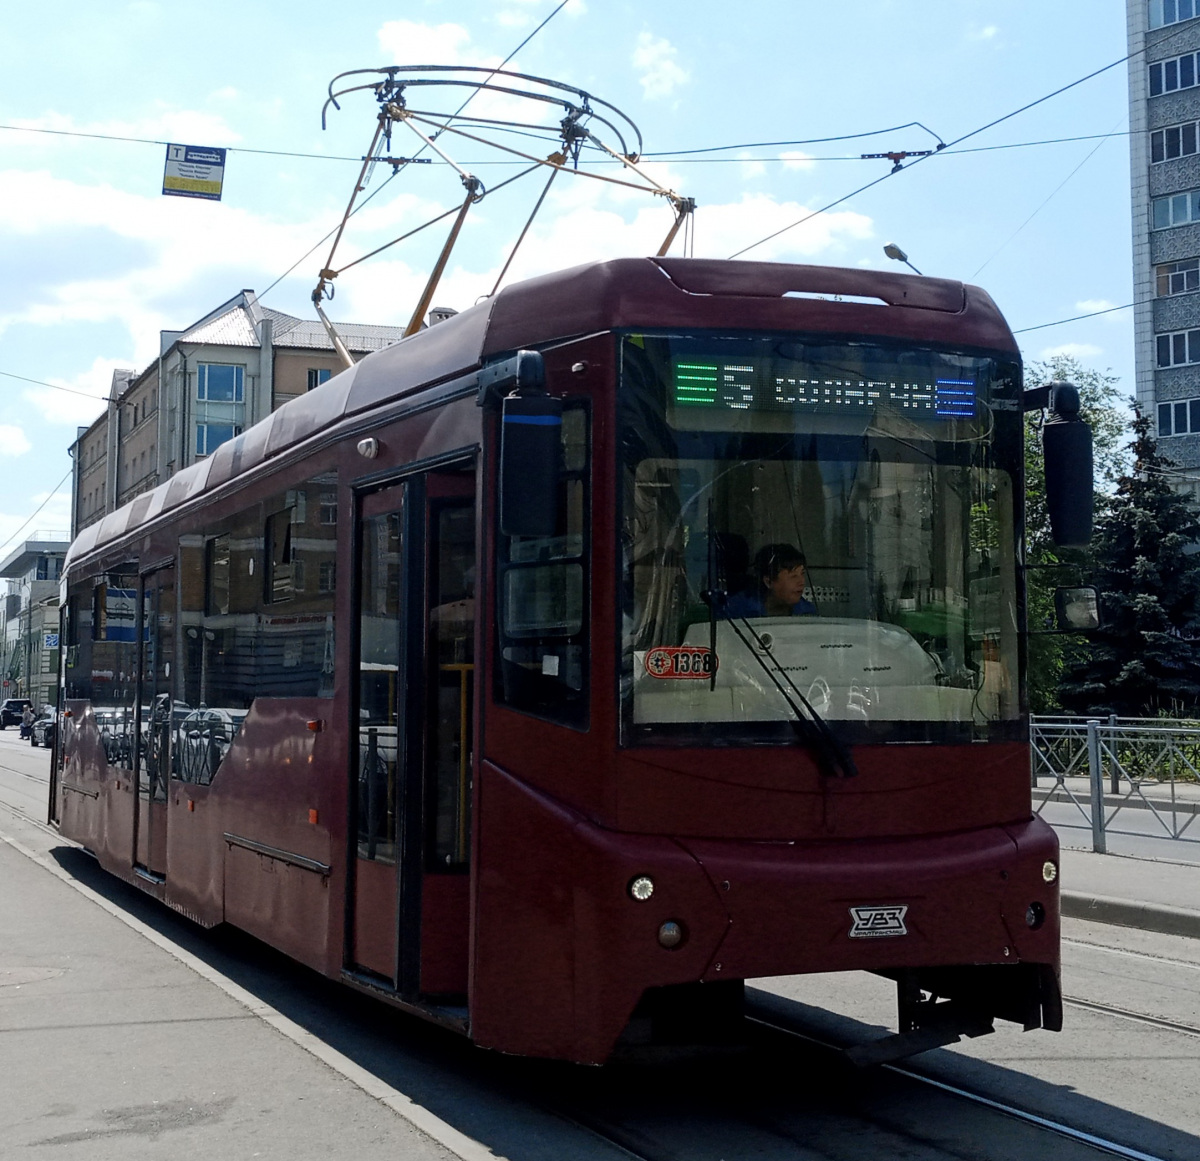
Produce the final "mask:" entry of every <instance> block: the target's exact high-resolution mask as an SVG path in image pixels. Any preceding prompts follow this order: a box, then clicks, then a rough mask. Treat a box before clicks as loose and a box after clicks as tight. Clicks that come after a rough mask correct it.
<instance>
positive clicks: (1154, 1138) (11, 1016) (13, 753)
mask: <svg viewBox="0 0 1200 1161" xmlns="http://www.w3.org/2000/svg"><path fill="white" fill-rule="evenodd" d="M48 766H49V755H48V754H47V753H46V752H45V751H43V750H37V749H31V748H30V747H29V745H28V743H20V742H18V739H17V735H16V731H14V730H6V731H3V732H0V838H3V839H8V840H10V841H9V842H0V883H2V884H4V886H3V887H2V888H0V1093H4V1094H7V1095H5V1096H3V1097H0V1154H2V1155H5V1156H10V1155H15V1154H17V1153H18V1150H20V1151H21V1152H25V1153H28V1154H29V1155H30V1156H38V1155H40V1153H41V1152H42V1151H43V1150H42V1149H40V1148H36V1147H35V1146H50V1147H52V1149H53V1152H52V1154H51V1155H53V1156H54V1157H55V1158H67V1159H73V1158H75V1157H79V1158H87V1161H109V1159H112V1161H116V1159H117V1158H120V1159H121V1161H125V1159H127V1158H133V1159H140V1158H142V1157H145V1158H155V1159H163V1158H168V1159H169V1158H183V1157H191V1156H196V1155H204V1156H208V1157H234V1156H239V1157H242V1156H244V1157H253V1156H260V1157H281V1158H282V1157H288V1158H290V1159H298V1158H306V1157H314V1158H316V1157H320V1158H322V1161H324V1159H327V1158H330V1157H342V1156H345V1157H351V1156H353V1157H355V1158H359V1157H362V1158H375V1157H380V1158H383V1157H389V1158H396V1157H403V1158H405V1159H406V1161H407V1159H408V1158H413V1159H419V1161H424V1159H425V1158H431V1159H432V1158H441V1157H446V1156H453V1155H457V1156H463V1157H471V1158H472V1159H473V1161H474V1159H476V1158H478V1159H479V1161H482V1158H484V1157H486V1156H488V1155H489V1154H490V1155H492V1156H499V1157H507V1158H511V1159H512V1161H517V1159H520V1161H543V1159H544V1161H561V1159H562V1158H571V1159H572V1161H574V1159H575V1158H579V1159H581V1161H593V1159H595V1161H607V1159H609V1158H617V1157H624V1158H628V1157H629V1156H630V1155H631V1154H632V1155H634V1156H642V1157H647V1158H651V1159H653V1161H665V1159H666V1158H678V1159H683V1158H687V1159H688V1161H734V1159H735V1158H743V1157H744V1158H750V1157H754V1158H759V1159H766V1161H775V1159H779V1161H782V1159H783V1158H789V1159H790V1158H810V1157H811V1158H817V1157H821V1158H862V1157H888V1158H890V1157H905V1158H916V1159H926V1158H928V1159H929V1161H942V1159H946V1158H950V1157H955V1158H967V1157H970V1158H987V1159H989V1161H1007V1159H1009V1158H1012V1159H1013V1161H1038V1159H1039V1158H1042V1157H1046V1158H1051V1157H1052V1158H1055V1159H1056V1161H1058V1159H1064V1161H1074V1159H1076V1158H1081V1159H1082V1158H1085V1157H1093V1156H1096V1155H1097V1154H1096V1153H1095V1152H1094V1150H1092V1149H1091V1148H1090V1147H1088V1146H1083V1145H1078V1144H1074V1143H1071V1142H1067V1141H1064V1140H1062V1139H1061V1138H1058V1137H1054V1136H1052V1135H1050V1134H1048V1133H1046V1132H1045V1131H1043V1130H1042V1129H1038V1128H1035V1127H1031V1126H1029V1125H1026V1124H1021V1123H1018V1122H1016V1121H1014V1120H1012V1119H1011V1118H1008V1117H1006V1116H1004V1115H1002V1114H1000V1113H998V1112H996V1111H994V1110H990V1109H986V1108H980V1107H978V1106H970V1105H966V1104H964V1103H963V1102H962V1101H960V1100H958V1099H957V1098H954V1097H953V1096H950V1095H948V1094H946V1093H944V1092H939V1091H937V1090H933V1089H928V1088H923V1087H921V1086H920V1085H918V1084H916V1083H914V1082H912V1081H910V1080H908V1079H906V1078H903V1077H899V1076H897V1075H895V1074H890V1073H885V1072H881V1071H879V1070H869V1071H866V1072H859V1071H856V1070H854V1069H853V1068H851V1067H849V1066H847V1065H845V1064H843V1063H842V1062H841V1061H840V1060H839V1059H838V1058H837V1057H836V1056H834V1055H833V1054H831V1053H830V1052H828V1051H827V1050H824V1049H819V1048H816V1047H813V1046H812V1045H811V1044H808V1043H806V1042H803V1041H796V1042H795V1043H789V1044H786V1045H782V1046H781V1045H780V1044H779V1043H778V1042H775V1041H772V1042H771V1043H769V1044H768V1043H765V1042H764V1043H756V1044H754V1045H753V1046H752V1048H751V1049H750V1051H749V1052H748V1053H747V1054H745V1055H743V1056H740V1057H738V1058H737V1059H735V1060H723V1059H716V1060H704V1061H700V1062H698V1063H691V1064H684V1063H679V1062H675V1063H671V1064H664V1065H660V1066H655V1067H642V1068H611V1069H603V1070H597V1069H578V1068H572V1067H569V1066H563V1065H558V1064H546V1063H543V1062H536V1061H521V1060H513V1059H511V1058H505V1057H500V1056H497V1055H495V1054H491V1053H485V1052H481V1051H479V1050H476V1049H473V1048H471V1046H470V1045H468V1044H467V1043H465V1042H463V1041H461V1040H459V1039H457V1038H455V1037H453V1036H452V1035H450V1034H447V1033H444V1032H441V1031H440V1030H438V1029H435V1028H432V1027H429V1026H427V1025H425V1024H423V1023H421V1022H420V1021H418V1020H415V1019H412V1018H410V1017H406V1016H404V1015H402V1014H399V1013H395V1012H392V1011H390V1010H387V1009H385V1008H383V1007H381V1006H379V1005H377V1004H374V1003H372V1002H370V1001H368V1000H366V999H364V998H362V997H359V996H357V995H354V994H351V993H349V992H347V991H345V990H344V989H342V988H340V987H338V986H337V985H334V984H332V983H329V982H327V981H324V980H323V979H321V978H319V977H316V976H314V975H313V974H312V973H310V972H308V971H306V970H304V969H302V968H299V967H296V966H295V965H292V964H290V963H289V962H288V961H286V960H284V959H283V958H282V957H280V956H278V955H276V954H275V953H274V952H272V951H270V950H269V949H267V948H265V947H263V946H262V945H261V944H258V943H257V942H255V941H254V940H251V939H248V938H246V937H243V936H241V935H239V934H238V933H236V932H231V931H217V932H203V931H200V930H199V929H197V928H195V927H194V926H193V925H192V924H190V923H189V922H188V921H187V920H185V919H183V918H181V917H180V916H177V915H175V914H174V913H172V912H170V911H169V910H167V909H166V908H163V907H160V906H159V905H157V904H156V903H154V901H153V900H151V899H149V898H147V897H146V896H144V895H143V894H142V893H141V892H139V891H137V890H136V889H135V888H132V887H130V886H128V885H126V884H123V883H120V882H118V881H116V880H114V879H112V878H111V877H110V876H108V875H106V874H104V873H103V872H102V871H101V870H100V869H99V868H98V867H97V866H96V864H95V863H93V862H92V861H91V860H90V859H88V858H87V857H86V856H85V855H83V854H82V853H80V852H79V851H78V850H76V849H74V848H71V847H70V846H69V845H68V844H65V843H64V842H63V841H62V840H60V839H58V838H57V836H55V835H54V834H52V833H51V832H48V831H47V830H46V829H45V828H44V827H41V826H39V825H37V823H39V822H40V820H42V819H43V818H44V817H45V783H46V778H47V775H48ZM14 842H15V843H16V844H18V845H19V847H20V848H21V851H24V852H26V853H21V851H19V850H18V849H17V847H14V846H13V845H12V844H13V843H14ZM35 860H40V861H35ZM80 889H82V890H83V891H84V892H86V893H85V894H81V892H80ZM1065 935H1066V939H1065V942H1064V949H1063V950H1064V984H1065V989H1066V992H1067V994H1068V996H1070V997H1073V1002H1072V1003H1070V1004H1069V1005H1068V1008H1067V1029H1066V1030H1065V1031H1064V1032H1063V1033H1061V1034H1058V1035H1054V1034H1049V1033H1044V1032H1040V1031H1036V1032H1030V1033H1022V1032H1021V1031H1020V1030H1019V1029H1014V1028H1010V1027H1007V1026H1002V1027H1001V1029H1000V1030H998V1031H997V1032H996V1034H994V1035H991V1036H987V1037H982V1038H980V1039H978V1040H974V1041H969V1042H967V1043H965V1044H961V1045H957V1046H954V1047H952V1048H949V1049H941V1050H938V1051H935V1052H931V1053H926V1054H924V1055H923V1056H921V1057H919V1058H916V1060H915V1061H914V1062H913V1064H914V1065H915V1066H916V1067H917V1068H919V1069H920V1070H921V1071H922V1072H924V1073H926V1074H928V1075H931V1076H933V1077H935V1078H938V1079H941V1080H944V1081H946V1082H948V1083H951V1084H954V1085H957V1086H960V1087H962V1088H966V1089H970V1090H972V1091H974V1092H977V1093H981V1094H983V1095H985V1096H988V1097H990V1098H992V1099H993V1100H995V1101H998V1102H1001V1103H1004V1104H1007V1105H1012V1106H1016V1107H1018V1108H1020V1109H1022V1110H1027V1111H1030V1112H1034V1113H1037V1114H1039V1115H1041V1116H1043V1117H1046V1118H1049V1119H1051V1120H1055V1121H1061V1122H1065V1123H1067V1124H1069V1125H1073V1126H1076V1127H1078V1128H1081V1129H1085V1130H1087V1131H1089V1132H1091V1133H1094V1134H1097V1135H1101V1136H1104V1137H1109V1138H1112V1139H1114V1140H1115V1141H1117V1142H1120V1143H1121V1144H1123V1145H1125V1146H1126V1147H1128V1148H1132V1149H1136V1150H1141V1151H1143V1152H1145V1153H1147V1154H1150V1155H1152V1156H1158V1157H1172V1158H1180V1159H1183V1158H1189V1159H1192V1161H1194V1159H1195V1158H1196V1157H1200V1001H1198V999H1197V997H1198V996H1200V941H1195V940H1187V939H1181V938H1177V937H1169V936H1161V935H1153V934H1150V933H1146V932H1141V931H1135V930H1128V929H1120V928H1112V927H1102V926H1100V925H1096V924H1087V923H1083V922H1079V921H1068V922H1067V924H1066V928H1065ZM757 989H758V990H757V991H756V992H755V994H754V996H753V1001H754V1005H755V1008H756V1010H758V1011H760V1013H761V1014H764V1015H766V1016H768V1017H771V1018H777V1019H778V1020H779V1021H780V1022H782V1023H785V1024H788V1025H792V1026H796V1027H798V1028H801V1029H802V1030H804V1031H805V1032H806V1033H807V1034H808V1035H810V1036H816V1037H818V1038H820V1039H825V1040H829V1041H833V1042H835V1043H850V1042H856V1041H861V1040H863V1039H866V1038H869V1037H871V1036H873V1035H877V1034H879V1033H880V1032H882V1031H884V1030H886V1029H888V1028H890V1025H891V1021H892V1020H893V1018H894V1003H893V996H892V989H891V986H890V985H888V984H886V983H884V982H882V981H879V980H876V979H874V978H873V977H867V976H857V975H855V976H851V977H831V976H816V977H789V978H786V979H777V980H766V981H759V982H758V985H757ZM1111 1006H1115V1007H1117V1008H1119V1009H1123V1010H1124V1011H1123V1012H1114V1011H1111V1010H1109V1008H1110V1007H1111ZM1142 1017H1148V1018H1150V1019H1151V1020H1158V1021H1165V1022H1166V1023H1169V1024H1172V1025H1177V1026H1176V1027H1167V1026H1165V1024H1163V1023H1148V1022H1146V1020H1145V1019H1143V1018H1142ZM401 1094H404V1095H405V1096H407V1097H409V1098H411V1100H412V1101H413V1102H415V1109H416V1110H417V1111H416V1112H415V1113H414V1112H413V1107H412V1106H408V1105H406V1104H405V1103H404V1096H402V1095H401ZM422 1115H424V1116H425V1117H426V1121H425V1124H426V1126H427V1127H428V1126H429V1125H433V1127H434V1129H435V1130H436V1128H437V1126H438V1125H444V1126H447V1127H448V1129H449V1130H450V1131H449V1133H448V1134H443V1138H442V1141H441V1143H439V1142H438V1141H435V1140H433V1139H431V1138H430V1136H429V1135H428V1134H427V1133H425V1132H422V1131H421V1130H420V1129H417V1128H414V1125H413V1121H414V1119H415V1120H416V1121H418V1122H420V1121H421V1120H422ZM455 1134H458V1135H459V1136H457V1137H456V1136H455ZM435 1135H436V1133H435Z"/></svg>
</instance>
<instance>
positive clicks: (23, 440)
mask: <svg viewBox="0 0 1200 1161" xmlns="http://www.w3.org/2000/svg"><path fill="white" fill-rule="evenodd" d="M32 447H33V444H31V443H30V442H29V438H28V437H27V436H26V435H25V432H24V431H23V430H22V429H21V428H19V427H14V426H13V425H12V424H11V423H0V456H23V455H24V454H25V453H26V452H27V451H29V450H30V449H31V448H32Z"/></svg>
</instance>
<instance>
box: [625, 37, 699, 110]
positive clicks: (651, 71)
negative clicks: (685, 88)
mask: <svg viewBox="0 0 1200 1161" xmlns="http://www.w3.org/2000/svg"><path fill="white" fill-rule="evenodd" d="M677 55H678V54H677V52H676V50H675V47H674V45H672V44H671V42H670V41H669V40H667V39H666V38H664V37H656V36H655V35H654V34H653V33H651V32H649V31H643V32H640V33H638V38H637V45H636V47H635V48H634V50H633V67H634V68H635V69H637V70H638V72H639V73H640V74H641V75H640V76H639V77H638V81H639V82H640V83H641V86H642V92H643V93H644V94H645V95H646V98H647V100H651V101H652V100H655V99H656V98H658V97H669V96H670V95H671V94H672V93H673V92H674V91H675V90H676V89H677V88H679V86H680V85H683V84H686V83H687V80H688V73H687V71H686V70H685V69H683V68H682V67H680V65H679V63H678V62H677V61H676V59H675V57H676V56H677Z"/></svg>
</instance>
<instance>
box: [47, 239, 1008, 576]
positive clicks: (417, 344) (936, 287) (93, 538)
mask: <svg viewBox="0 0 1200 1161" xmlns="http://www.w3.org/2000/svg"><path fill="white" fill-rule="evenodd" d="M864 299H865V300H867V301H865V302H864V301H862V300H864ZM871 300H875V301H874V302H872V301H871ZM630 327H633V328H646V329H659V328H671V327H680V328H690V329H708V328H718V329H724V330H731V331H732V330H773V331H795V330H810V331H819V332H829V333H833V334H841V335H863V336H870V337H885V338H888V337H890V338H896V339H902V340H903V339H908V340H911V341H916V342H921V341H924V342H931V341H936V342H941V343H948V344H952V345H962V346H964V347H976V348H981V349H986V350H998V351H1005V352H1010V353H1012V354H1013V355H1014V356H1015V355H1016V354H1017V345H1016V342H1015V340H1014V339H1013V336H1012V333H1011V331H1010V330H1009V328H1008V325H1007V324H1006V323H1005V321H1004V319H1003V317H1002V316H1001V314H1000V312H999V310H998V309H997V307H996V305H995V303H994V302H993V301H992V299H991V297H990V296H989V295H988V294H987V293H986V291H983V290H980V289H979V288H978V287H974V286H967V285H965V284H963V283H961V282H956V281H952V280H950V279H942V278H925V277H917V276H915V275H911V274H897V273H893V272H891V271H877V270H853V269H842V268H839V267H832V266H798V265H792V264H785V263H774V262H732V261H723V260H719V259H704V258H621V259H615V260H613V261H610V262H593V263H589V264H587V265H583V266H575V267H572V268H570V269H567V270H560V271H555V272H554V273H552V274H545V275H542V276H541V277H538V278H532V279H529V280H527V281H525V282H518V283H514V284H513V285H512V286H509V287H506V288H505V289H504V290H502V291H500V293H499V294H497V295H496V296H495V297H494V298H491V299H488V300H487V301H486V302H482V303H478V304H476V305H475V306H472V307H469V308H468V309H466V310H464V311H462V312H460V313H459V314H457V315H455V316H453V317H452V318H449V319H447V320H446V321H444V322H440V323H438V324H437V325H435V326H431V327H428V328H426V329H425V330H422V331H419V332H418V333H417V334H414V335H411V336H409V337H408V338H405V339H401V340H400V341H399V342H397V343H394V344H392V345H391V346H389V347H386V348H384V349H383V350H381V351H376V352H373V353H372V354H370V355H367V356H366V357H365V358H364V359H362V360H361V361H360V362H358V363H356V364H355V365H354V366H353V367H350V368H348V369H346V370H345V371H342V372H341V373H340V374H338V375H335V376H334V377H333V378H331V379H329V380H328V381H327V382H326V383H323V384H322V385H321V386H320V387H318V388H315V389H314V390H312V391H310V392H308V393H307V394H305V395H301V396H298V397H297V398H295V399H292V400H290V401H289V402H287V403H285V404H284V405H283V406H282V407H280V408H279V409H278V410H277V411H273V412H272V413H271V414H270V415H268V416H267V417H266V418H265V419H263V420H261V421H260V422H259V423H257V424H255V425H254V426H253V427H251V428H248V429H247V430H246V431H245V432H243V433H242V434H241V435H239V436H236V437H235V438H234V439H231V440H229V441H228V442H227V443H224V444H222V445H221V446H220V447H219V448H217V450H216V451H215V452H214V453H213V454H212V455H211V456H208V457H207V458H206V459H203V460H200V461H198V462H197V463H194V464H191V465H189V466H188V467H186V468H184V469H182V470H181V471H179V472H177V473H176V474H175V475H174V476H172V477H171V478H170V479H169V480H167V481H165V482H164V483H162V484H159V485H158V487H157V488H154V489H153V490H152V491H150V492H146V493H144V494H143V495H141V496H138V497H136V498H135V499H134V500H132V501H130V502H129V503H128V504H126V505H124V506H123V507H121V508H119V509H117V511H115V512H110V513H109V514H108V515H107V516H105V517H104V518H103V519H102V520H100V521H97V522H96V523H95V524H91V525H89V526H88V527H87V528H85V529H83V531H82V532H80V533H79V535H78V536H77V537H76V538H75V541H74V543H73V544H72V545H71V548H70V551H69V552H68V553H67V558H66V564H68V565H69V564H70V563H71V562H72V561H74V560H77V559H78V558H79V557H81V556H84V555H86V554H88V553H90V552H92V551H94V550H95V549H97V548H100V547H102V546H103V545H105V544H108V543H110V542H112V541H115V540H117V539H119V538H120V537H122V536H123V535H124V534H125V533H126V532H127V531H129V530H130V529H131V528H136V527H140V526H141V525H143V524H145V523H147V522H148V521H150V520H153V519H155V518H156V517H158V516H160V515H161V514H163V513H164V512H167V511H169V510H171V509H173V508H177V507H179V506H180V505H182V504H185V503H187V502H188V501H189V500H192V499H194V498H196V497H198V496H200V495H201V494H203V493H205V492H209V491H212V490H213V489H215V488H218V487H220V486H221V485H222V484H225V483H227V482H228V481H230V480H231V479H233V478H234V477H235V476H238V475H241V474H242V473H244V472H248V471H250V470H251V469H252V468H255V467H257V466H258V465H259V464H261V463H263V462H265V461H266V460H269V459H271V458H273V457H275V456H277V455H279V454H280V453H282V452H284V451H286V450H288V449H290V448H293V447H295V446H296V445H298V444H300V443H302V442H304V441H305V440H306V439H308V438H309V437H311V436H314V435H317V434H319V433H321V432H325V431H327V430H329V429H330V428H331V427H333V426H334V425H335V424H337V423H339V422H340V421H341V420H343V419H347V418H350V417H352V416H355V415H359V414H362V413H364V412H367V411H370V410H371V409H373V408H376V407H380V406H383V405H385V404H388V403H391V402H393V401H395V400H398V399H401V398H403V397H404V396H406V395H412V394H415V393H416V392H417V391H419V390H421V389H422V388H424V387H428V386H432V385H436V384H439V383H443V382H446V381H447V380H449V379H453V378H456V377H458V376H461V375H464V374H469V373H470V372H471V371H472V370H475V369H477V368H478V367H479V366H480V365H481V364H483V363H484V362H487V361H488V360H490V359H492V358H494V357H496V356H501V355H505V354H509V353H511V352H513V351H515V350H518V349H520V348H523V347H525V348H529V347H537V346H538V345H539V344H545V343H548V342H551V341H553V340H561V339H568V338H571V337H573V336H577V335H583V334H590V333H594V332H597V331H604V330H611V329H618V328H630Z"/></svg>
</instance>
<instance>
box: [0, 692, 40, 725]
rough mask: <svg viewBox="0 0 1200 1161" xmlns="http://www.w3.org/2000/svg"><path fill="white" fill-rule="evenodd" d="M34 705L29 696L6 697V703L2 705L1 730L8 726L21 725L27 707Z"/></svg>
mask: <svg viewBox="0 0 1200 1161" xmlns="http://www.w3.org/2000/svg"><path fill="white" fill-rule="evenodd" d="M32 705H33V702H31V701H30V700H29V698H27V697H6V698H5V699H4V704H3V705H0V730H3V729H5V728H6V727H8V726H19V725H20V724H21V715H22V714H23V713H24V712H25V707H26V706H32Z"/></svg>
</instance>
